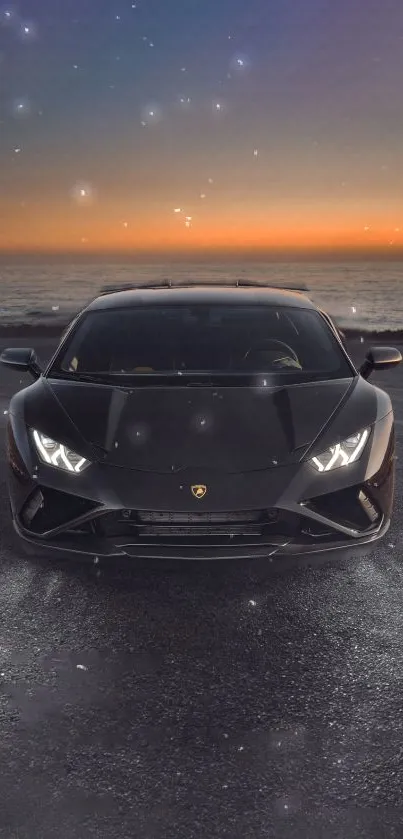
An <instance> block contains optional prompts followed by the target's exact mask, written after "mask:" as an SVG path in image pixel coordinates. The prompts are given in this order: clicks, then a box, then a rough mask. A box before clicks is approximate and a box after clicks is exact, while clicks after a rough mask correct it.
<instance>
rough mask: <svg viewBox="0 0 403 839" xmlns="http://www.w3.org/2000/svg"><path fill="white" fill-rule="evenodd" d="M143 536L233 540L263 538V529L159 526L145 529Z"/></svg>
mask: <svg viewBox="0 0 403 839" xmlns="http://www.w3.org/2000/svg"><path fill="white" fill-rule="evenodd" d="M141 535H142V536H157V537H161V536H162V537H164V536H168V537H172V536H180V537H184V536H191V537H192V538H193V539H197V538H198V537H201V536H228V537H230V538H233V537H234V536H261V535H262V527H259V525H258V526H256V525H243V526H242V525H233V526H232V527H230V526H228V525H223V526H221V527H217V526H215V527H214V525H210V526H206V525H197V526H196V527H186V526H183V527H180V526H178V525H176V526H175V525H163V526H162V527H159V526H158V525H154V526H153V527H143V528H142V529H141Z"/></svg>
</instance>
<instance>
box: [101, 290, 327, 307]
mask: <svg viewBox="0 0 403 839" xmlns="http://www.w3.org/2000/svg"><path fill="white" fill-rule="evenodd" d="M194 304H196V305H197V304H204V305H210V304H215V305H219V304H222V305H225V304H231V305H235V306H236V305H244V306H245V305H246V306H247V305H266V306H290V307H291V306H292V307H297V308H300V309H317V306H315V304H314V303H313V302H312V300H310V298H309V297H307V296H306V294H305V293H303V292H302V291H301V290H297V289H290V288H279V287H277V286H262V285H253V286H252V284H251V285H248V286H241V285H233V286H230V285H225V284H222V285H213V284H212V283H209V284H207V283H206V284H205V285H203V284H198V283H192V284H191V285H176V286H175V285H172V286H170V285H160V286H157V285H155V286H152V285H150V286H137V287H136V286H133V287H130V288H118V289H114V288H113V287H111V288H110V289H107V290H104V291H103V292H102V293H101V294H100V296H99V297H97V298H95V300H93V301H92V302H91V303H90V304H89V306H88V307H87V311H94V310H95V311H98V310H105V309H106V310H108V309H120V308H122V309H124V308H126V307H127V308H129V307H130V306H150V305H157V306H169V305H194Z"/></svg>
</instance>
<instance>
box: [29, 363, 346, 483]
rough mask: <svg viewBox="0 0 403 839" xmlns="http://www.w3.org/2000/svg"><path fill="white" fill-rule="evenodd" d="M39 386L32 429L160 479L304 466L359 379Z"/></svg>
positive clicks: (44, 383) (54, 383) (33, 401)
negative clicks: (205, 471) (203, 471)
mask: <svg viewBox="0 0 403 839" xmlns="http://www.w3.org/2000/svg"><path fill="white" fill-rule="evenodd" d="M38 384H39V383H38ZM40 388H41V391H42V398H41V397H40V394H39V393H37V395H36V397H34V396H33V394H32V397H31V399H30V400H28V403H29V402H31V405H29V404H27V405H26V409H25V413H26V421H27V423H28V424H31V425H33V427H36V428H40V429H41V430H43V431H44V432H45V433H47V434H49V435H50V436H53V437H54V438H56V439H60V434H61V433H62V429H66V431H64V432H63V438H64V439H63V440H62V441H61V442H63V441H64V442H66V444H70V445H71V443H72V441H73V439H76V440H77V443H76V445H77V446H79V445H80V440H81V441H83V440H85V441H86V443H87V444H88V443H90V444H92V445H93V446H95V447H97V449H98V454H99V456H100V459H101V460H104V462H106V463H108V464H110V465H114V466H120V467H125V468H132V469H137V470H138V469H140V470H146V471H152V472H160V473H168V472H175V471H179V470H181V469H185V468H189V467H195V468H196V467H198V468H209V469H219V470H221V471H225V472H228V473H231V472H232V473H239V472H248V471H253V470H258V469H267V468H270V467H274V466H279V465H286V464H290V463H296V462H298V461H300V460H301V458H303V456H304V454H305V453H306V452H307V450H308V449H309V447H310V446H311V444H312V443H313V442H314V441H315V440H316V438H317V437H318V435H319V434H321V433H322V432H323V430H324V429H325V428H326V426H327V425H328V424H329V422H330V421H332V420H334V416H335V413H336V412H337V411H338V409H340V407H341V405H342V404H343V402H344V400H345V399H346V397H348V391H349V389H350V388H351V389H353V388H354V380H352V379H343V380H337V381H332V382H315V383H308V384H300V385H291V386H288V387H276V388H271V387H262V388H251V387H249V388H248V387H218V388H214V387H211V386H209V387H204V386H202V387H176V386H175V387H172V386H171V387H150V386H146V387H145V386H140V387H138V388H134V389H130V390H129V389H125V388H116V387H109V386H105V385H97V384H87V383H71V382H67V381H59V380H52V381H50V380H42V383H41V385H40ZM29 390H31V388H30V389H29ZM33 390H36V385H34V386H33ZM41 415H42V421H41V419H40V416H41ZM45 417H46V421H45V420H44V418H45ZM68 418H69V421H68ZM44 421H45V426H46V427H44ZM66 422H67V423H68V425H69V426H70V431H69V432H68V433H67V426H66ZM71 423H73V424H74V426H75V428H74V429H72V428H71ZM75 434H76V437H74V435H75ZM81 453H83V454H85V453H84V452H81Z"/></svg>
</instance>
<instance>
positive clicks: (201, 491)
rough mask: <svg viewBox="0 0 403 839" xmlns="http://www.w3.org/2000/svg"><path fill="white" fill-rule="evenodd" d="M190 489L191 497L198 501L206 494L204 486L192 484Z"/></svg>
mask: <svg viewBox="0 0 403 839" xmlns="http://www.w3.org/2000/svg"><path fill="white" fill-rule="evenodd" d="M190 489H191V490H192V495H194V497H195V498H199V499H200V498H204V496H205V494H206V492H207V487H206V485H205V484H193V486H191V487H190Z"/></svg>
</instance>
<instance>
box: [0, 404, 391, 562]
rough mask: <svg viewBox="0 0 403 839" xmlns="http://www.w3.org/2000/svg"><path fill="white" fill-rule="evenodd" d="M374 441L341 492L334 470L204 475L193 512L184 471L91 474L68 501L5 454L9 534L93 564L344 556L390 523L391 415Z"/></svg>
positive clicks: (32, 548) (62, 490) (53, 480)
mask: <svg viewBox="0 0 403 839" xmlns="http://www.w3.org/2000/svg"><path fill="white" fill-rule="evenodd" d="M379 434H380V435H381V436H382V445H381V446H376V447H375V448H374V449H373V451H374V455H372V454H371V453H370V454H369V455H367V459H365V458H362V459H361V460H360V461H357V462H356V463H354V464H352V466H351V468H350V467H349V471H348V479H349V480H348V481H347V485H346V477H347V476H346V473H345V472H344V470H342V469H340V470H335V473H334V474H332V475H329V477H328V478H327V479H326V483H325V482H324V477H323V476H319V475H316V474H314V473H313V470H312V469H311V467H310V466H309V464H308V463H302V464H300V465H299V466H298V468H296V467H295V466H292V467H285V468H279V469H278V470H277V469H276V470H275V472H274V471H273V470H265V471H262V472H256V473H248V474H245V475H235V476H234V475H219V474H218V475H217V474H214V473H213V472H212V473H211V474H209V475H206V473H205V474H204V475H203V478H204V479H205V480H206V484H208V486H209V494H208V500H207V501H206V502H205V501H203V502H202V506H199V505H200V502H199V501H195V499H194V498H193V499H192V497H191V495H190V493H189V492H187V493H185V490H186V487H189V486H191V485H192V483H195V482H196V480H197V477H198V476H196V475H194V474H193V473H192V472H191V471H189V474H187V473H180V474H179V475H175V474H173V475H153V474H147V473H137V474H136V473H135V472H133V471H131V470H123V469H118V470H116V469H114V468H109V467H108V468H105V469H103V468H101V467H97V466H94V468H93V470H92V469H91V470H90V469H89V470H88V475H87V473H85V472H84V473H83V475H82V476H78V477H77V479H75V480H74V487H75V491H76V493H77V494H75V495H73V494H72V493H71V486H72V485H71V483H70V481H69V480H67V481H66V476H64V475H63V474H60V473H59V472H58V470H55V469H52V468H51V467H46V466H42V467H40V468H39V470H37V471H36V472H35V474H34V475H32V473H31V472H30V471H29V470H28V469H27V468H26V467H25V465H24V463H22V462H21V461H20V460H18V457H17V455H13V453H12V455H13V456H12V457H11V458H9V466H10V471H9V489H10V501H11V508H12V516H13V521H14V527H15V530H16V531H17V533H18V535H19V536H20V537H21V539H23V540H24V541H25V542H26V543H27V545H28V546H29V552H30V553H32V552H34V553H35V554H37V555H40V554H42V553H46V554H47V555H48V554H49V553H50V554H52V555H54V556H61V555H70V556H71V557H74V556H77V557H87V558H93V559H94V558H96V557H98V558H101V557H104V558H113V557H124V556H128V557H135V558H142V559H195V560H212V559H245V558H249V559H257V558H262V557H274V556H279V557H281V556H287V555H291V556H292V555H299V554H318V553H326V552H328V551H335V550H340V551H342V550H344V551H346V550H347V551H351V550H353V549H354V548H356V547H359V546H362V545H366V544H370V543H372V542H375V541H376V540H377V539H380V538H381V537H382V536H383V535H384V534H385V533H386V531H387V529H388V527H389V524H390V519H391V514H392V507H393V495H394V475H395V466H394V434H393V419H392V417H389V416H388V417H386V418H385V420H383V421H382V423H378V435H379ZM371 452H372V450H371ZM374 467H375V468H374ZM91 475H92V476H91ZM66 489H67V492H66ZM40 495H42V496H43V497H42V502H41V498H40ZM262 499H264V500H265V502H266V507H265V509H261V507H262ZM168 505H169V506H168ZM167 509H168V510H170V512H166V511H167ZM228 510H229V511H232V512H228ZM150 511H151V512H150ZM152 511H154V512H152ZM234 511H235V512H234Z"/></svg>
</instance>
